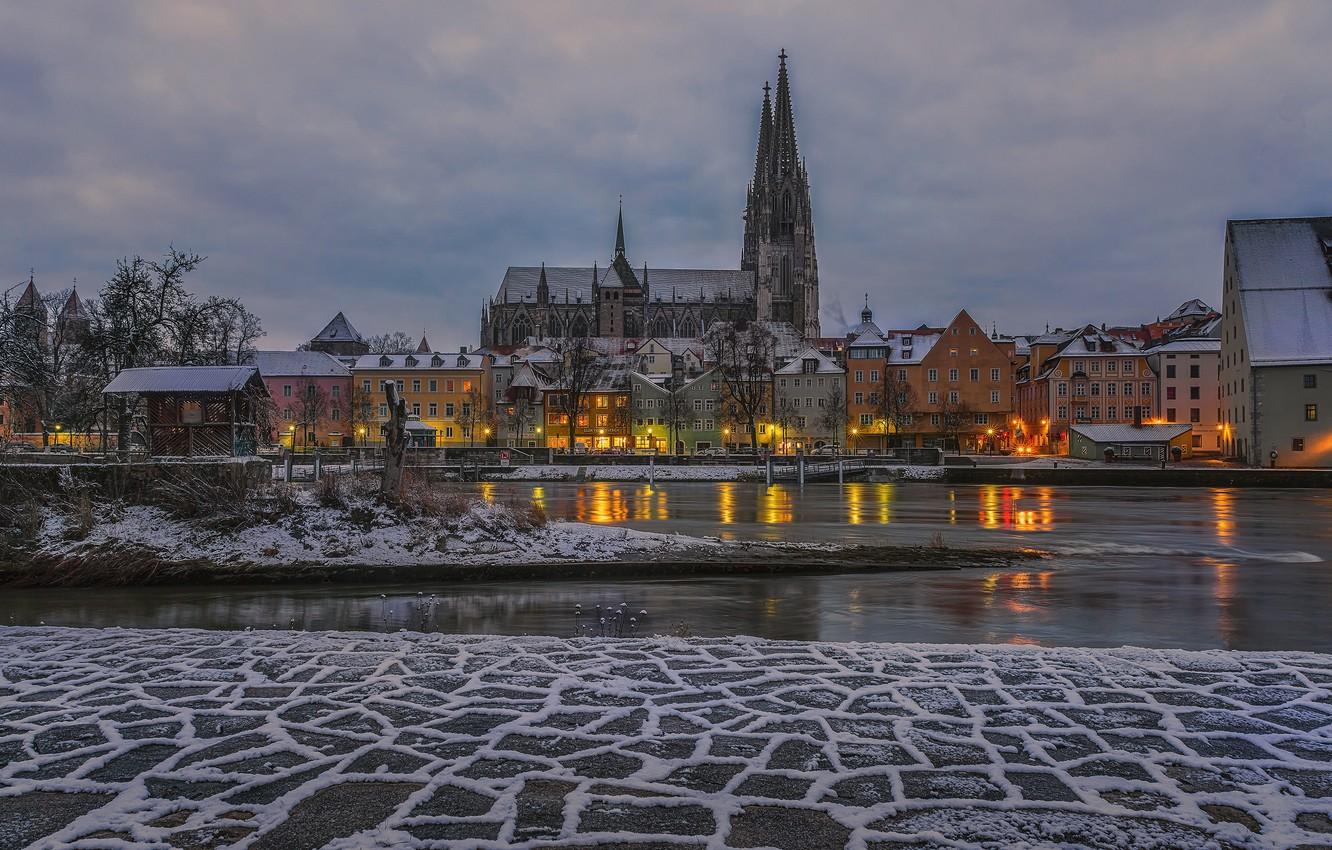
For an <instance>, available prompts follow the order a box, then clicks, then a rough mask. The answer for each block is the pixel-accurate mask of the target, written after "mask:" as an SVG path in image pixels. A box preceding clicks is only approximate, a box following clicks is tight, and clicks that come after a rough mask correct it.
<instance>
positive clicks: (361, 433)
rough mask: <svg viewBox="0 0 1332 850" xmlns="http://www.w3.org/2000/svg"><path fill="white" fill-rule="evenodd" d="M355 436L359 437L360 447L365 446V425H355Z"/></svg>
mask: <svg viewBox="0 0 1332 850" xmlns="http://www.w3.org/2000/svg"><path fill="white" fill-rule="evenodd" d="M356 436H358V437H360V438H361V448H365V426H364V425H357V426H356Z"/></svg>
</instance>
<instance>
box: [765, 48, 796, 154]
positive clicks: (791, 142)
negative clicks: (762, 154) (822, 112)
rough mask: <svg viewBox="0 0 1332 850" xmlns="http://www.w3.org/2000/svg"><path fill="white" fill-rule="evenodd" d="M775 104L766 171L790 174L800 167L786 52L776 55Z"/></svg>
mask: <svg viewBox="0 0 1332 850" xmlns="http://www.w3.org/2000/svg"><path fill="white" fill-rule="evenodd" d="M777 58H778V60H779V63H780V64H779V65H778V67H777V103H776V106H775V114H774V115H773V119H772V147H771V151H770V153H769V154H768V171H769V173H772V174H791V173H794V172H795V171H797V170H798V169H799V167H800V154H799V152H798V151H797V149H796V137H795V113H794V111H793V110H792V109H791V81H790V79H789V78H788V77H787V74H786V51H785V50H782V52H781V53H779V54H777Z"/></svg>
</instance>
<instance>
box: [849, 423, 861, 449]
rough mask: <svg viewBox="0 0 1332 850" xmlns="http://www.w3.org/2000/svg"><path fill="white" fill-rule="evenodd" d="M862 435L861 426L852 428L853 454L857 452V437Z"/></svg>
mask: <svg viewBox="0 0 1332 850" xmlns="http://www.w3.org/2000/svg"><path fill="white" fill-rule="evenodd" d="M859 436H860V429H859V428H852V429H851V454H855V453H856V438H857V437H859Z"/></svg>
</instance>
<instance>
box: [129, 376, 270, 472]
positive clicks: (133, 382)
mask: <svg viewBox="0 0 1332 850" xmlns="http://www.w3.org/2000/svg"><path fill="white" fill-rule="evenodd" d="M103 392H104V393H106V394H107V395H129V396H133V397H135V398H138V399H139V401H140V403H141V404H142V405H143V407H144V410H145V415H144V430H145V434H144V436H145V438H146V442H147V448H148V454H149V455H151V456H153V457H244V456H249V455H253V454H255V452H256V450H257V448H258V421H259V411H260V409H261V408H262V406H263V405H264V404H265V403H266V398H267V395H268V388H267V387H266V386H265V385H264V382H263V379H262V378H261V377H260V375H259V370H258V369H257V368H256V367H254V366H152V367H147V368H141V369H122V370H121V372H120V374H119V375H116V377H115V379H114V380H112V381H111V383H109V384H107V385H106V389H104V390H103Z"/></svg>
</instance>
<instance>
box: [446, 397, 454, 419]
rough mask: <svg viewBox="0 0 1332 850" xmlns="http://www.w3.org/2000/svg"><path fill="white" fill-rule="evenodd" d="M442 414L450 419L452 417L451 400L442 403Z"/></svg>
mask: <svg viewBox="0 0 1332 850" xmlns="http://www.w3.org/2000/svg"><path fill="white" fill-rule="evenodd" d="M444 415H445V416H447V417H449V418H450V419H452V418H453V402H451V401H448V402H445V403H444Z"/></svg>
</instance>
